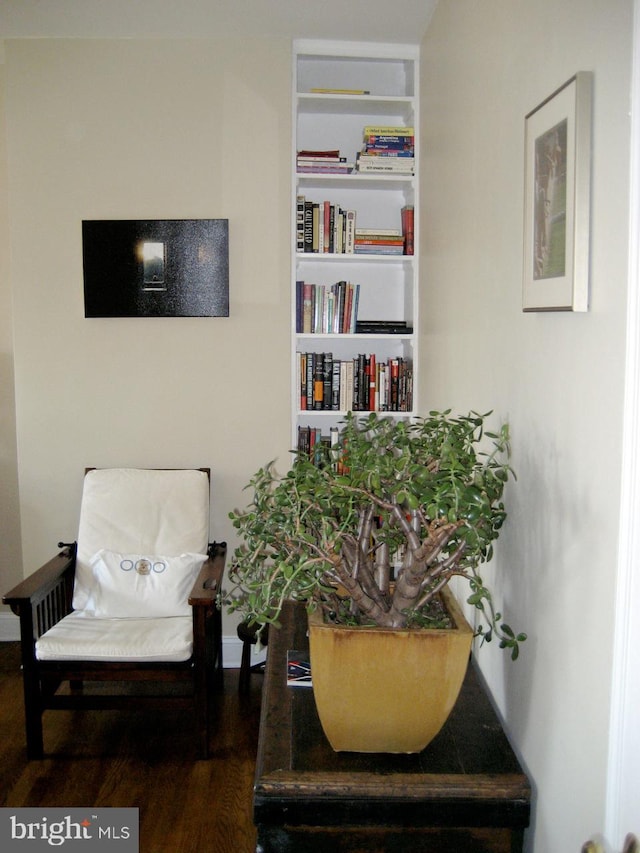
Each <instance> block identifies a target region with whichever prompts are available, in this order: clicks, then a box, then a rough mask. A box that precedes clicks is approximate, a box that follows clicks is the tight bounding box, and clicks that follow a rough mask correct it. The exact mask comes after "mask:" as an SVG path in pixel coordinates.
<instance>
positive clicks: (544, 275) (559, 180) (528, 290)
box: [522, 71, 593, 311]
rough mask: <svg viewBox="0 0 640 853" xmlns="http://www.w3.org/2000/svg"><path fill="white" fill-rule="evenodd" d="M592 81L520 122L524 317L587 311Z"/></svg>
mask: <svg viewBox="0 0 640 853" xmlns="http://www.w3.org/2000/svg"><path fill="white" fill-rule="evenodd" d="M592 85H593V83H592V74H591V72H588V71H579V72H578V73H577V74H575V75H574V76H573V77H572V78H571V79H570V80H567V82H566V83H564V84H563V85H562V86H561V87H560V88H559V89H557V90H556V91H555V92H553V94H551V95H550V96H549V97H548V98H546V99H545V100H544V101H543V102H542V103H541V104H539V105H538V106H537V107H536V108H535V109H533V110H532V111H531V112H530V113H528V114H527V116H526V117H525V169H524V174H525V186H524V202H525V210H524V259H523V287H522V310H523V311H588V310H589V231H590V208H591V99H592Z"/></svg>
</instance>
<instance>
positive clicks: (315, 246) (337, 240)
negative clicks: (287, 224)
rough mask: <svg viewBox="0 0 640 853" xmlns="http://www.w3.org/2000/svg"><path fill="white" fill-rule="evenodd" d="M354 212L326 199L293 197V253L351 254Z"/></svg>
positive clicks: (302, 196) (353, 234)
mask: <svg viewBox="0 0 640 853" xmlns="http://www.w3.org/2000/svg"><path fill="white" fill-rule="evenodd" d="M355 223H356V212H355V210H343V209H342V208H341V207H340V205H338V204H333V203H332V202H331V201H329V200H324V201H321V202H316V201H312V200H311V199H308V198H306V197H305V196H304V195H298V196H296V251H297V252H315V253H318V254H345V253H350V252H353V241H354V236H355Z"/></svg>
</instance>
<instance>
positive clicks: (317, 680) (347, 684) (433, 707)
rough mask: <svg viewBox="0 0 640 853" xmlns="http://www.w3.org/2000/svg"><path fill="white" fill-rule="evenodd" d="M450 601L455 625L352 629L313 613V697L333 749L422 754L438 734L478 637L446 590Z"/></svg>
mask: <svg viewBox="0 0 640 853" xmlns="http://www.w3.org/2000/svg"><path fill="white" fill-rule="evenodd" d="M444 598H445V604H446V605H447V608H448V609H449V611H450V613H451V616H452V617H453V620H454V622H455V625H456V627H455V628H451V629H428V630H415V631H414V630H412V631H406V630H404V631H397V630H394V629H389V628H348V627H345V626H337V625H327V624H325V623H324V622H323V621H322V614H321V613H320V612H319V611H316V612H315V613H311V614H309V645H310V653H311V677H312V680H313V692H314V696H315V700H316V705H317V708H318V715H319V717H320V722H321V723H322V728H323V729H324V732H325V734H326V736H327V739H328V740H329V743H330V744H331V746H332V747H333V749H334V750H336V751H350V752H397V753H402V752H407V753H408V752H420V751H421V750H423V749H424V748H425V746H426V745H427V744H428V743H429V742H430V741H431V740H432V739H433V738H434V737H435V736H436V735H437V733H438V732H439V731H440V729H441V728H442V726H443V725H444V723H445V721H446V719H447V717H448V716H449V714H450V712H451V709H452V708H453V706H454V704H455V701H456V699H457V698H458V693H459V692H460V688H461V686H462V682H463V680H464V676H465V672H466V670H467V664H468V661H469V653H470V651H471V641H472V639H473V630H472V628H471V626H470V625H469V623H468V622H467V620H466V619H465V618H464V615H463V613H462V611H461V610H460V607H459V606H458V603H457V602H456V600H455V598H454V597H453V595H452V594H451V593H450V592H449V590H448V589H445V591H444Z"/></svg>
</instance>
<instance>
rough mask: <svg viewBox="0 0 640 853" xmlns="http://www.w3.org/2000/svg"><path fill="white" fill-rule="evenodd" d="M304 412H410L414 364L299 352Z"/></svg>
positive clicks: (400, 359) (364, 357)
mask: <svg viewBox="0 0 640 853" xmlns="http://www.w3.org/2000/svg"><path fill="white" fill-rule="evenodd" d="M297 366H298V386H299V388H300V409H301V410H302V411H327V410H328V411H340V412H349V411H351V412H410V411H411V410H412V407H413V366H412V363H411V361H409V360H408V359H405V358H402V357H399V356H398V357H392V358H387V359H386V360H382V359H379V358H377V357H376V355H375V354H370V355H365V354H358V355H357V356H355V357H354V358H352V359H337V358H334V357H333V353H330V352H303V353H298V365H297Z"/></svg>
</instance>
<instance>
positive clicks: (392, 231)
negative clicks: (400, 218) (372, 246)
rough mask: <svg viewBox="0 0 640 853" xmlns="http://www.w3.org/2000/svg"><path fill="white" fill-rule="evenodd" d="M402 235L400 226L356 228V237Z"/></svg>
mask: <svg viewBox="0 0 640 853" xmlns="http://www.w3.org/2000/svg"><path fill="white" fill-rule="evenodd" d="M370 236H375V237H378V236H379V237H401V236H402V230H401V229H400V228H356V237H370Z"/></svg>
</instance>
